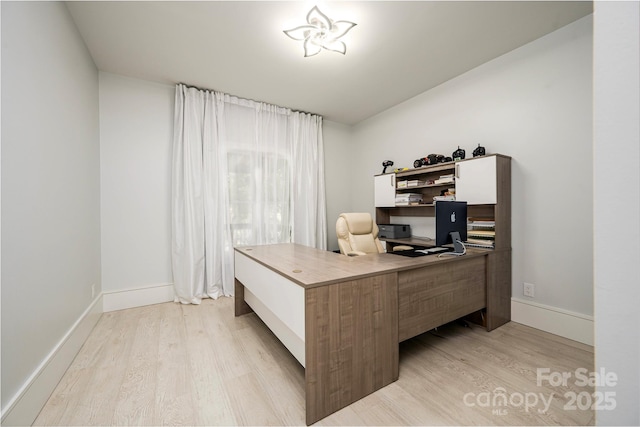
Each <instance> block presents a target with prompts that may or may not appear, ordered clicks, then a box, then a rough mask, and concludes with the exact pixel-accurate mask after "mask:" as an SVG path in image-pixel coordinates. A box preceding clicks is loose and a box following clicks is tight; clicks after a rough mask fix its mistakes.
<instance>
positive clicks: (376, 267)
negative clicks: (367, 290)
mask: <svg viewBox="0 0 640 427" xmlns="http://www.w3.org/2000/svg"><path fill="white" fill-rule="evenodd" d="M235 250H236V253H239V254H243V255H246V256H247V257H249V258H251V259H253V260H254V261H256V262H258V263H260V264H262V265H264V266H265V267H267V268H269V269H270V270H273V271H275V272H276V273H278V274H280V275H282V276H284V277H286V278H288V279H289V280H291V281H293V282H295V283H297V284H299V285H300V286H302V287H304V288H312V287H316V286H324V285H330V284H332V283H337V282H343V281H345V280H354V279H360V278H364V277H369V276H375V275H379V274H384V273H393V272H396V271H403V270H410V269H414V268H419V267H426V266H429V265H431V264H434V263H448V262H459V261H461V260H464V259H468V258H473V257H477V256H485V255H487V254H488V253H490V252H491V251H489V250H483V249H474V248H468V249H467V254H466V255H464V256H443V257H440V258H439V257H438V256H437V255H428V256H423V257H415V258H412V257H404V256H401V255H394V254H386V253H385V254H370V255H363V256H356V257H349V256H346V255H341V254H337V253H334V252H329V251H323V250H319V249H315V248H310V247H307V246H302V245H298V244H294V243H281V244H275V245H262V246H260V245H259V246H244V247H240V248H236V249H235Z"/></svg>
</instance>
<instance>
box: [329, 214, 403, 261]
mask: <svg viewBox="0 0 640 427" xmlns="http://www.w3.org/2000/svg"><path fill="white" fill-rule="evenodd" d="M378 231H379V230H378V225H377V224H376V223H375V222H374V221H373V219H372V218H371V215H370V214H369V213H366V212H365V213H343V214H340V216H339V217H338V221H337V222H336V234H337V236H338V246H339V247H340V253H341V254H344V255H349V256H356V255H366V254H377V253H383V252H384V248H383V246H382V243H380V240H379V239H378ZM406 249H413V248H412V247H410V246H396V247H394V248H393V250H406Z"/></svg>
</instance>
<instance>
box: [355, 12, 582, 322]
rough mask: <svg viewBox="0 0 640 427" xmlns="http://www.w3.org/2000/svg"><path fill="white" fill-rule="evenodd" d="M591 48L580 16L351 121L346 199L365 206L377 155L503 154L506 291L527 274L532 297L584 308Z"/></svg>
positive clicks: (399, 159) (406, 160)
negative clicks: (508, 208) (507, 217)
mask: <svg viewBox="0 0 640 427" xmlns="http://www.w3.org/2000/svg"><path fill="white" fill-rule="evenodd" d="M591 50H592V16H589V17H586V18H583V19H581V20H579V21H577V22H575V23H573V24H570V25H568V26H566V27H564V28H561V29H559V30H557V31H555V32H554V33H551V34H549V35H547V36H545V37H542V38H540V39H538V40H536V41H534V42H532V43H530V44H527V45H525V46H523V47H521V48H519V49H516V50H514V51H512V52H510V53H508V54H506V55H503V56H501V57H499V58H497V59H495V60H493V61H491V62H488V63H486V64H483V65H481V66H480V67H478V68H476V69H474V70H471V71H469V72H468V73H466V74H463V75H461V76H459V77H457V78H455V79H453V80H450V81H448V82H446V83H444V84H442V85H440V86H439V87H436V88H434V89H432V90H430V91H428V92H425V93H423V94H421V95H419V96H417V97H415V98H413V99H411V100H409V101H407V102H405V103H403V104H400V105H398V106H396V107H394V108H391V109H390V110H387V111H385V112H383V113H381V114H379V115H377V116H375V117H373V118H371V119H369V120H366V121H364V122H362V123H360V124H359V125H357V126H356V127H355V128H354V134H353V135H354V136H353V138H354V142H353V147H354V154H353V155H352V157H354V158H355V157H357V158H358V161H357V162H353V166H352V167H353V175H352V176H353V184H352V186H351V196H352V199H353V208H354V209H356V210H363V211H370V212H372V213H373V211H374V210H373V175H374V174H378V173H380V164H381V162H382V161H383V160H385V159H391V160H393V161H394V162H395V166H396V167H402V166H407V167H413V166H412V165H413V161H414V160H415V159H417V158H419V157H423V156H426V155H427V154H429V153H441V154H444V155H451V153H452V152H453V151H454V150H455V149H456V148H457V146H458V145H460V146H461V147H462V148H464V149H466V152H467V156H468V157H471V153H472V151H473V149H474V148H475V147H476V146H477V145H478V143H480V144H482V145H483V146H484V147H486V149H487V151H488V152H492V153H501V154H505V155H508V156H512V158H513V161H512V188H513V190H512V200H513V202H512V230H513V238H512V247H513V296H514V297H519V298H524V297H523V293H522V283H523V282H528V283H533V284H535V285H536V297H535V299H534V301H535V302H537V303H539V304H543V305H548V306H553V307H558V308H560V309H563V310H566V311H569V312H574V313H578V314H583V315H586V316H590V315H592V314H593V276H592V269H591V265H592V248H593V245H592V239H593V231H592V202H593V198H592V145H591V144H592V142H591V141H592V51H591ZM423 221H425V220H423ZM414 222H417V220H415V221H414ZM417 225H421V226H422V228H426V227H427V225H423V224H417Z"/></svg>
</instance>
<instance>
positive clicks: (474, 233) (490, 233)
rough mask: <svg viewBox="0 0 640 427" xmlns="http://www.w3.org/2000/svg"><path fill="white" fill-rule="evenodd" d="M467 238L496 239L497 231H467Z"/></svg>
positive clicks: (473, 229)
mask: <svg viewBox="0 0 640 427" xmlns="http://www.w3.org/2000/svg"><path fill="white" fill-rule="evenodd" d="M467 236H474V237H483V238H495V237H496V231H495V230H486V229H475V228H472V229H470V230H467Z"/></svg>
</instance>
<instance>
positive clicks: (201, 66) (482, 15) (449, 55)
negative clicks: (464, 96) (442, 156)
mask: <svg viewBox="0 0 640 427" xmlns="http://www.w3.org/2000/svg"><path fill="white" fill-rule="evenodd" d="M316 4H317V5H318V7H319V8H320V10H321V11H322V12H324V13H325V14H326V15H328V16H329V17H330V18H332V19H334V20H349V21H353V22H356V23H357V26H356V27H354V28H353V29H352V30H351V31H350V32H349V33H348V34H347V36H346V37H345V38H344V40H345V41H346V43H347V53H346V55H342V54H340V53H336V52H331V51H322V52H321V53H320V54H318V55H316V56H313V57H308V58H305V57H304V51H303V47H302V43H301V42H297V41H294V40H292V39H290V38H289V37H287V36H286V35H285V34H284V33H283V30H285V29H290V28H293V27H296V26H299V25H303V24H305V23H306V15H307V13H308V11H309V10H310V9H311V8H312V7H313V6H314V5H316ZM67 6H68V8H69V11H70V12H71V15H72V17H73V19H74V21H75V22H76V24H77V26H78V29H79V31H80V33H81V35H82V37H83V38H84V40H85V42H86V44H87V47H88V48H89V51H90V52H91V55H92V57H93V59H94V61H95V63H96V66H97V67H98V69H99V70H101V71H106V72H110V73H116V74H121V75H125V76H130V77H135V78H140V79H145V80H149V81H155V82H160V83H168V84H175V83H185V84H188V85H193V86H197V87H200V88H203V89H213V90H217V91H221V92H226V93H229V94H232V95H235V96H239V97H243V98H249V99H254V100H258V101H264V102H268V103H272V104H276V105H280V106H284V107H289V108H292V109H294V110H301V111H307V112H311V113H315V114H320V115H322V116H324V118H325V119H326V120H331V121H335V122H340V123H344V124H349V125H351V124H355V123H358V122H359V121H361V120H364V119H366V118H368V117H371V116H373V115H375V114H377V113H379V112H381V111H384V110H386V109H388V108H390V107H392V106H394V105H396V104H399V103H401V102H402V101H405V100H407V99H409V98H412V97H414V96H416V95H418V94H420V93H422V92H424V91H426V90H428V89H431V88H433V87H435V86H437V85H439V84H441V83H443V82H445V81H447V80H449V79H452V78H453V77H456V76H458V75H460V74H462V73H464V72H466V71H468V70H470V69H472V68H475V67H477V66H478V65H480V64H483V63H485V62H487V61H489V60H491V59H493V58H496V57H498V56H500V55H502V54H504V53H506V52H509V51H511V50H513V49H515V48H517V47H519V46H522V45H523V44H526V43H528V42H530V41H532V40H535V39H536V38H539V37H541V36H543V35H544V34H547V33H549V32H552V31H554V30H556V29H558V28H560V27H562V26H564V25H567V24H569V23H570V22H573V21H575V20H577V19H579V18H581V17H583V16H586V15H588V14H590V13H591V12H592V8H593V4H592V2H581V1H567V2H559V1H532V2H525V1H497V2H485V1H469V2H463V1H442V2H435V1H409V2H403V1H355V2H347V1H332V2H331V1H330V2H324V3H322V2H316V3H309V2H306V1H295V2H294V1H288V2H271V1H257V2H251V1H206V2H205V1H200V2H186V1H178V2H167V1H142V2H126V1H104V2H103V1H97V2H93V1H88V2H76V1H73V2H67Z"/></svg>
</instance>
